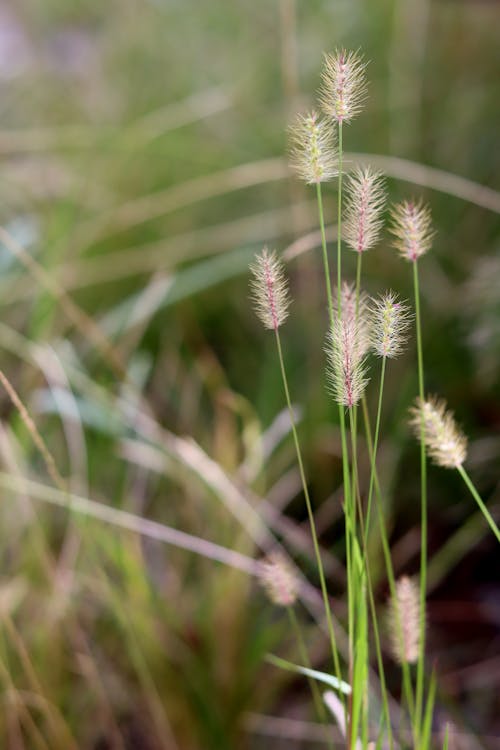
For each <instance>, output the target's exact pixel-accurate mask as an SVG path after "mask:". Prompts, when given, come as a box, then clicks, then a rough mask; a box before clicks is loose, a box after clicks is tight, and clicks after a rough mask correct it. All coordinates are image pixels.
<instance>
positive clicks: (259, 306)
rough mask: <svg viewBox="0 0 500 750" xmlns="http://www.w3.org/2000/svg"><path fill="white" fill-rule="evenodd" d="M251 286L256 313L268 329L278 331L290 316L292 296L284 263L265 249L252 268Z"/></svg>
mask: <svg viewBox="0 0 500 750" xmlns="http://www.w3.org/2000/svg"><path fill="white" fill-rule="evenodd" d="M250 270H251V272H252V274H253V279H252V281H251V284H250V288H251V296H252V300H253V302H254V305H255V311H256V313H257V315H258V317H259V318H260V320H261V321H262V323H263V324H264V326H265V327H266V328H270V329H272V330H274V331H277V330H278V328H279V327H280V325H282V323H284V322H285V320H286V318H287V316H288V308H289V305H290V295H289V292H288V285H287V282H286V279H285V273H284V268H283V263H282V262H281V260H279V258H278V256H277V255H276V252H275V251H274V250H273V251H272V252H269V250H268V249H267V248H266V247H265V248H264V249H263V250H262V252H261V253H260V254H259V255H257V256H256V257H255V262H254V263H253V264H252V265H251V266H250Z"/></svg>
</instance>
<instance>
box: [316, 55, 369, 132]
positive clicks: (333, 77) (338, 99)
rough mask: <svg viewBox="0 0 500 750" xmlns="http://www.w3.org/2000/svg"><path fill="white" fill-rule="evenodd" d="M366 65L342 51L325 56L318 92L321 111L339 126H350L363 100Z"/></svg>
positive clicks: (359, 56)
mask: <svg viewBox="0 0 500 750" xmlns="http://www.w3.org/2000/svg"><path fill="white" fill-rule="evenodd" d="M365 71H366V63H365V62H364V60H363V58H362V57H361V55H359V53H358V52H347V51H346V50H345V49H341V50H336V51H335V52H334V53H333V54H331V53H330V54H326V55H325V57H324V66H323V71H322V74H321V77H322V87H321V92H320V97H321V106H322V108H323V111H324V112H325V113H326V114H327V115H328V116H329V117H332V118H333V119H334V120H336V121H337V122H338V123H343V122H350V121H351V120H352V119H353V118H354V117H356V115H357V114H359V112H360V111H361V110H362V108H363V104H364V102H365V100H366V90H367V85H366V75H365Z"/></svg>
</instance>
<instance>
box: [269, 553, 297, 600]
mask: <svg viewBox="0 0 500 750" xmlns="http://www.w3.org/2000/svg"><path fill="white" fill-rule="evenodd" d="M260 581H261V583H262V585H263V587H264V589H265V590H266V592H267V595H268V597H269V599H270V600H271V601H272V602H273V603H274V604H277V605H278V606H280V607H290V606H291V605H292V604H293V603H294V602H295V601H296V599H297V596H298V593H299V582H298V579H297V576H296V575H295V573H294V571H293V570H292V568H291V566H290V564H289V563H288V561H287V560H286V558H285V557H284V555H282V554H281V553H280V552H272V553H271V554H270V555H269V556H268V557H267V558H266V559H265V560H264V561H263V562H262V563H261V566H260Z"/></svg>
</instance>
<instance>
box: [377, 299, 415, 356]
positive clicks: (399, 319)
mask: <svg viewBox="0 0 500 750" xmlns="http://www.w3.org/2000/svg"><path fill="white" fill-rule="evenodd" d="M371 314H372V325H371V332H372V346H373V349H374V351H375V353H376V354H378V356H379V357H397V356H398V354H401V352H402V351H403V348H404V343H405V341H406V331H407V330H408V327H409V326H410V323H411V321H412V318H413V316H412V314H411V312H410V308H409V307H408V305H407V304H406V303H404V302H401V301H399V300H398V296H397V294H395V293H394V292H392V291H391V292H386V293H385V294H383V295H381V296H380V297H379V298H378V299H372V307H371Z"/></svg>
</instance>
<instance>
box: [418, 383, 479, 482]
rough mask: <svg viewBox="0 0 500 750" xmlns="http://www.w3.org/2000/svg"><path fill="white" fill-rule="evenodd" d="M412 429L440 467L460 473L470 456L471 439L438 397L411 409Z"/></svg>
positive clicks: (419, 403) (420, 402)
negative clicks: (422, 438) (422, 436)
mask: <svg viewBox="0 0 500 750" xmlns="http://www.w3.org/2000/svg"><path fill="white" fill-rule="evenodd" d="M410 425H411V427H412V429H413V432H414V434H415V436H416V437H417V438H418V439H421V431H422V428H423V430H424V443H425V447H426V448H427V453H428V454H429V456H430V457H431V458H432V459H433V461H434V463H436V464H437V465H438V466H444V467H445V468H448V469H456V468H458V467H459V466H461V465H462V464H463V462H464V461H465V459H466V456H467V438H466V437H465V435H464V434H463V433H462V432H461V431H460V429H459V428H458V426H457V423H456V422H455V418H454V416H453V413H452V412H450V411H447V409H446V403H445V402H444V401H443V400H441V399H438V398H436V397H435V396H432V397H428V398H427V399H426V400H424V401H421V400H420V399H417V402H416V406H414V407H413V408H412V409H411V420H410Z"/></svg>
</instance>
